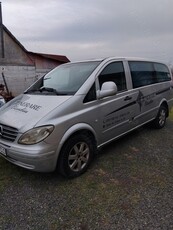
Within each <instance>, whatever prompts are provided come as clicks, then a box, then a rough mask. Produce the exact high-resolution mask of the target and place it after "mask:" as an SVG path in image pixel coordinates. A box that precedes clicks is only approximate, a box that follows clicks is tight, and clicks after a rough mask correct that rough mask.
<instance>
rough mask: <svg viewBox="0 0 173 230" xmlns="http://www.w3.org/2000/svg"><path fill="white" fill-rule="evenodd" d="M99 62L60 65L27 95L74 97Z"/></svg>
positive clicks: (38, 82)
mask: <svg viewBox="0 0 173 230" xmlns="http://www.w3.org/2000/svg"><path fill="white" fill-rule="evenodd" d="M98 64H100V62H99V61H90V62H81V63H70V64H65V65H60V66H58V67H57V68H55V69H54V70H52V71H51V72H49V73H48V74H46V75H45V76H44V77H43V78H41V79H39V80H38V81H37V82H36V83H35V84H34V85H33V86H31V87H30V88H29V89H28V90H27V91H26V92H25V93H34V94H38V93H39V94H40V93H43V94H52V95H74V94H75V93H76V92H77V90H78V89H79V88H80V87H81V86H82V85H83V83H84V82H85V81H86V80H87V78H88V77H89V76H90V74H91V73H92V72H93V71H94V69H95V68H96V67H97V66H98Z"/></svg>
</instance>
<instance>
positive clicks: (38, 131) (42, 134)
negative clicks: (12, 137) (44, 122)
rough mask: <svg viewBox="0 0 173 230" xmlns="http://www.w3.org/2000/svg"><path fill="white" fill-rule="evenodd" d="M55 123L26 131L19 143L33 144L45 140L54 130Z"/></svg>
mask: <svg viewBox="0 0 173 230" xmlns="http://www.w3.org/2000/svg"><path fill="white" fill-rule="evenodd" d="M53 129H54V127H53V125H48V126H42V127H37V128H33V129H30V130H29V131H27V132H26V133H24V134H23V135H22V136H21V137H20V139H19V141H18V143H19V144H23V145H33V144H36V143H38V142H40V141H43V140H44V139H45V138H46V137H48V136H49V135H50V134H51V132H52V131H53Z"/></svg>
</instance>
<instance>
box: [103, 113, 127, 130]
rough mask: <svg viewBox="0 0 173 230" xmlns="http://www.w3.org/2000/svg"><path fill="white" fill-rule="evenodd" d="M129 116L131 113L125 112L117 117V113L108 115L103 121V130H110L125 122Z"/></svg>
mask: <svg viewBox="0 0 173 230" xmlns="http://www.w3.org/2000/svg"><path fill="white" fill-rule="evenodd" d="M129 115H130V112H125V113H122V114H120V115H117V112H115V113H112V114H110V115H107V116H106V117H105V118H104V120H103V129H108V128H111V127H114V126H116V125H119V124H121V123H123V122H125V121H126V120H127V117H128V116H129Z"/></svg>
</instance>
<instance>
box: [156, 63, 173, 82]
mask: <svg viewBox="0 0 173 230" xmlns="http://www.w3.org/2000/svg"><path fill="white" fill-rule="evenodd" d="M154 69H155V73H156V78H157V82H164V81H170V80H171V75H170V73H169V70H168V68H167V66H166V65H164V64H160V63H154Z"/></svg>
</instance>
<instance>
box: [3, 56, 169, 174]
mask: <svg viewBox="0 0 173 230" xmlns="http://www.w3.org/2000/svg"><path fill="white" fill-rule="evenodd" d="M172 105H173V80H172V76H171V72H170V70H169V68H168V67H167V66H166V65H165V64H163V63H160V62H155V61H150V60H143V59H135V58H106V59H100V60H90V61H85V62H75V63H68V64H64V65H61V66H59V67H57V68H55V69H54V70H52V71H51V72H49V73H48V74H47V75H45V76H44V77H43V78H41V79H39V80H38V81H37V82H36V83H34V84H33V85H32V86H31V87H30V88H29V89H27V90H26V91H25V92H24V93H23V94H22V95H19V96H17V97H16V98H14V99H13V100H12V101H10V102H8V103H6V104H5V105H4V106H3V107H2V108H1V109H0V155H1V156H2V157H4V158H5V159H6V160H8V161H10V162H12V163H13V164H15V165H18V166H21V167H23V168H26V169H30V170H33V171H39V172H50V171H53V170H55V169H56V168H58V170H59V172H60V173H61V174H62V175H64V176H66V177H76V176H79V175H80V174H82V173H83V172H84V171H86V169H87V168H88V166H89V164H90V162H91V160H92V157H93V155H94V153H95V152H96V150H97V149H98V148H100V147H101V146H103V145H105V144H107V143H109V142H110V141H113V140H115V139H117V138H119V137H121V136H123V135H125V134H127V133H129V132H130V131H132V130H134V129H136V128H138V127H140V126H142V125H144V124H146V123H149V122H150V123H151V124H152V125H154V126H155V127H156V128H162V127H164V125H165V122H166V118H167V117H168V115H169V110H170V108H171V106H172Z"/></svg>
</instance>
